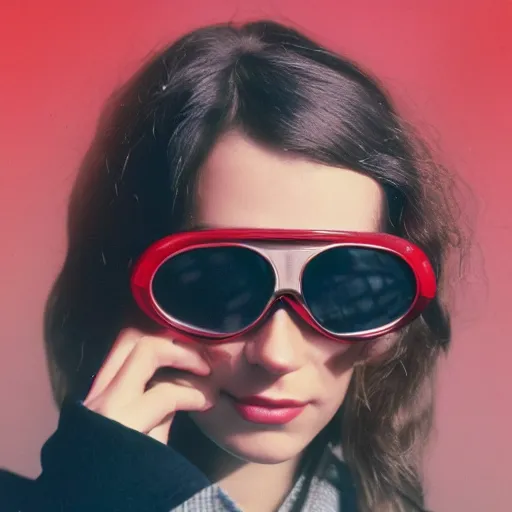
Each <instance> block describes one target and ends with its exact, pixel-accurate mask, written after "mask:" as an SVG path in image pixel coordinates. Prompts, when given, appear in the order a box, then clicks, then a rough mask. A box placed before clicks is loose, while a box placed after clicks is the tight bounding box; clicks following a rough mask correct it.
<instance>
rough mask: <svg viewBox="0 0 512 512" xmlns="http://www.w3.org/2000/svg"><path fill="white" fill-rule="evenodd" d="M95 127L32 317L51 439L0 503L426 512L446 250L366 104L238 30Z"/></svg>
mask: <svg viewBox="0 0 512 512" xmlns="http://www.w3.org/2000/svg"><path fill="white" fill-rule="evenodd" d="M111 107H112V108H111V109H110V110H109V112H108V113H107V114H106V116H105V117H104V119H103V120H102V122H101V124H100V127H99V129H98V132H97V136H96V139H95V140H94V142H93V144H92V147H91V150H90V151H89V153H88V155H87V157H86V159H85V161H84V164H83V166H82V169H81V171H80V173H79V177H78V180H77V182H76V185H75V188H74V191H73V194H72V197H71V204H70V210H69V227H68V236H69V248H68V253H67V257H66V261H65V264H64V267H63V269H62V271H61V273H60V275H59V277H58V279H57V282H56V283H55V286H54V288H53V291H52V293H51V295H50V298H49V301H48V305H47V314H46V346H47V353H48V361H49V367H50V373H51V379H52V385H53V390H54V394H55V398H56V401H57V403H58V405H59V406H60V408H61V417H60V421H59V426H58V429H57V431H56V432H55V434H54V435H53V436H52V437H51V438H50V439H49V440H48V441H47V443H46V444H45V446H44V448H43V451H42V474H41V475H40V476H39V477H38V478H37V479H36V480H34V481H31V480H23V479H21V478H17V477H15V476H14V475H9V474H7V473H5V474H4V476H3V479H4V480H3V481H4V489H7V488H9V493H8V494H9V497H8V498H7V497H4V502H7V501H9V500H10V501H11V502H12V503H13V508H12V510H21V511H23V512H32V511H46V510H48V511H57V510H58V511H73V512H77V511H85V510H87V511H95V512H100V511H110V512H112V511H123V512H127V511H155V512H156V511H161V512H167V511H170V510H198V511H207V510H219V511H222V510H228V511H238V510H243V511H248V512H251V511H257V512H265V511H280V512H282V511H317V510H318V511H320V510H321V511H337V510H343V511H344V512H347V511H354V510H360V511H372V512H374V511H383V512H384V511H393V512H394V511H397V512H398V511H416V510H424V493H423V488H422V478H421V462H422V452H423V449H424V446H425V442H426V439H427V434H428V432H429V430H430V427H431V417H432V403H433V399H432V379H433V375H434V371H435V367H436V363H437V361H438V358H439V357H440V355H441V354H442V353H443V352H444V351H446V349H447V347H448V344H449V341H450V322H449V314H448V311H447V308H446V305H445V301H444V290H445V282H446V276H445V273H444V270H445V264H446V258H447V255H448V253H449V252H450V249H456V248H457V243H458V240H459V237H458V231H457V228H456V224H455V221H454V217H453V215H452V213H451V211H450V209H451V208H452V206H453V204H454V203H453V201H452V200H451V198H450V197H449V196H448V192H449V190H451V183H450V178H449V177H448V176H447V175H446V174H445V173H444V172H443V171H442V170H441V168H440V167H438V166H436V165H434V164H433V163H432V159H431V158H430V157H429V155H428V153H427V152H426V150H425V149H424V148H423V146H422V145H421V144H419V143H418V141H417V140H416V139H415V138H413V137H412V135H411V134H410V132H409V130H407V129H406V128H405V124H404V122H403V121H402V120H401V119H400V118H399V116H398V115H397V113H396V111H395V109H394V108H393V106H392V104H391V103H390V100H389V99H388V97H387V96H386V95H385V93H384V92H383V91H382V89H381V88H380V86H379V85H378V84H377V83H376V81H375V80H374V79H372V78H371V77H369V76H368V75H367V74H365V73H364V72H363V71H361V70H360V69H359V68H358V67H357V66H355V65H354V64H353V63H351V62H349V61H347V60H345V59H343V58H341V57H340V56H338V55H335V54H333V53H332V52H330V51H328V50H326V49H324V48H322V47H321V46H319V45H317V44H315V43H314V42H312V41H311V40H309V39H308V38H306V37H304V36H303V35H301V34H299V33H297V32H296V31H294V30H292V29H289V28H286V27H283V26H281V25H279V24H276V23H273V22H257V23H250V24H246V25H244V26H241V27H235V26H232V25H221V26H213V27H207V28H203V29H200V30H197V31H194V32H192V33H190V34H188V35H186V36H185V37H183V38H182V39H180V40H179V41H177V42H176V43H175V44H173V45H172V46H170V47H169V48H168V49H167V50H165V51H164V52H163V53H161V54H160V55H158V56H157V57H156V58H154V59H153V60H152V61H151V62H150V63H149V64H148V65H147V66H146V67H144V69H142V70H141V71H140V72H139V73H138V74H137V76H136V77H135V78H134V79H133V80H132V81H130V83H128V84H127V85H126V86H125V87H124V88H123V90H122V91H120V92H119V93H118V94H116V95H115V96H114V97H113V99H112V101H111ZM7 482H9V484H7ZM5 494H7V491H5ZM6 506H7V505H6ZM1 508H2V510H6V507H4V506H2V507H1Z"/></svg>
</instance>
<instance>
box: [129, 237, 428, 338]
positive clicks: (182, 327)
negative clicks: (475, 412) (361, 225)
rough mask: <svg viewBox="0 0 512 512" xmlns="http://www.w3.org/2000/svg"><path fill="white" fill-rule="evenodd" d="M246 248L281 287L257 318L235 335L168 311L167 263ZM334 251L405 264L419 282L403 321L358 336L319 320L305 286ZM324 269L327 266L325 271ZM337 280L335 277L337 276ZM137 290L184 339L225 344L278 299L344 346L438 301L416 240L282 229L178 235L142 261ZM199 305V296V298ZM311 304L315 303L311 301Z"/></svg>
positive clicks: (146, 308)
mask: <svg viewBox="0 0 512 512" xmlns="http://www.w3.org/2000/svg"><path fill="white" fill-rule="evenodd" d="M221 247H243V248H246V249H249V250H252V251H255V252H256V253H258V254H259V255H260V256H261V257H262V258H263V259H265V260H267V261H268V263H269V264H270V265H271V266H272V267H273V269H274V272H275V276H276V279H275V282H276V285H275V289H274V290H273V291H272V293H271V294H270V296H269V297H268V302H267V303H266V305H265V307H263V308H262V310H261V312H260V313H259V314H258V315H257V317H256V318H255V319H254V320H253V321H251V322H250V324H249V325H246V326H243V328H240V329H235V330H234V332H216V331H215V330H210V329H207V328H205V327H204V326H201V327H199V326H197V325H193V324H191V323H187V322H184V321H182V320H179V319H177V318H175V317H173V315H172V314H171V313H169V311H166V310H165V309H163V308H162V307H161V306H160V305H159V303H158V301H157V300H156V299H155V294H154V293H153V280H154V278H155V275H157V273H158V271H159V270H160V269H161V268H162V265H164V264H165V263H166V262H168V261H170V259H172V258H173V257H176V256H178V255H180V254H183V253H185V252H187V253H188V252H189V251H194V250H196V249H206V248H221ZM333 248H335V249H336V248H349V249H364V250H373V251H374V252H375V251H377V252H379V253H381V254H384V255H391V256H393V257H394V258H395V259H397V260H400V263H401V264H402V263H405V264H406V266H407V267H408V269H409V270H410V273H411V276H412V277H411V280H412V279H414V284H413V285H414V293H413V294H412V295H411V300H410V304H409V305H408V307H407V310H406V311H404V312H403V313H402V314H400V315H399V316H398V317H397V318H393V319H392V320H391V321H388V322H386V323H384V324H383V325H377V326H374V327H372V328H370V329H363V330H359V331H357V330H356V331H355V332H354V331H352V332H333V331H332V329H329V328H327V327H326V325H325V323H324V324H323V323H322V321H319V318H318V315H316V316H315V314H314V313H313V312H312V308H311V307H310V305H308V301H307V300H305V299H304V296H303V292H302V288H301V287H302V285H303V284H304V283H303V282H302V280H303V278H304V269H305V268H307V266H308V265H309V264H310V262H311V261H312V260H314V259H315V258H317V257H318V255H319V254H323V253H326V251H327V250H330V249H333ZM321 268H322V269H323V267H321ZM328 270H329V269H327V275H326V276H323V277H324V278H326V279H327V281H326V282H328V278H329V272H328ZM333 278H334V277H333ZM131 289H132V293H133V296H134V299H135V301H136V303H137V304H138V306H139V307H140V308H141V309H142V311H143V312H144V313H145V314H146V315H147V316H149V317H150V318H151V319H153V320H154V321H156V322H157V323H158V324H160V325H161V326H162V327H164V328H166V329H168V330H171V331H172V333H173V334H174V335H175V336H176V337H177V338H178V339H180V340H182V341H190V340H194V341H198V340H200V341H204V342H208V343H222V342H227V341H230V340H232V339H234V338H236V337H238V336H241V335H243V334H244V333H246V332H247V331H249V330H250V329H252V328H254V326H255V325H257V324H259V323H260V322H261V321H262V320H263V319H264V318H265V317H266V316H267V315H268V314H269V312H270V311H271V309H272V307H273V305H274V304H275V303H276V301H278V300H280V301H283V302H284V303H286V304H287V305H288V306H289V307H290V308H291V309H292V310H293V311H295V313H296V314H297V315H298V316H299V317H300V318H302V320H304V321H305V322H306V323H307V324H308V325H309V326H311V327H312V328H313V329H315V330H316V331H317V332H319V333H321V334H322V335H324V336H326V337H327V338H329V339H332V340H335V341H338V342H354V341H359V340H369V339H373V338H376V337H378V336H382V335H384V334H387V333H389V332H392V331H395V330H397V329H399V328H400V327H402V326H404V325H406V324H407V323H409V322H411V321H412V320H413V319H414V318H416V317H417V316H418V315H419V314H420V313H421V312H422V311H423V310H424V308H425V307H426V306H427V304H428V303H429V302H430V301H431V300H432V299H433V298H434V296H435V293H436V277H435V274H434V271H433V269H432V266H431V264H430V262H429V260H428V258H427V256H426V255H425V254H424V252H423V251H422V250H421V249H420V248H419V247H417V246H415V245H414V244H412V243H411V242H408V241H407V240H404V239H402V238H399V237H397V236H394V235H389V234H385V233H366V232H365V233H361V232H335V231H317V230H313V231H309V230H280V229H215V230H213V229H212V230H199V231H189V232H183V233H178V234H174V235H171V236H168V237H166V238H163V239H161V240H159V241H158V242H156V243H154V244H153V245H151V246H150V247H149V248H148V249H147V250H146V251H145V252H144V253H143V255H142V256H141V257H140V259H139V260H138V262H137V263H136V265H135V267H134V269H133V273H132V278H131ZM198 302H199V297H198ZM310 302H311V301H310Z"/></svg>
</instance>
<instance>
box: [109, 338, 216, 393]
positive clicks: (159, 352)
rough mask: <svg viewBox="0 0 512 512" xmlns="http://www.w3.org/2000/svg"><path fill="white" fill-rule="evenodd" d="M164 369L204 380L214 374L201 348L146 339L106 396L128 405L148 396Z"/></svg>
mask: <svg viewBox="0 0 512 512" xmlns="http://www.w3.org/2000/svg"><path fill="white" fill-rule="evenodd" d="M163 367H171V368H173V369H176V370H182V371H187V372H190V373H193V374H196V375H200V376H206V375H209V374H210V372H211V369H210V366H209V365H208V363H207V362H206V360H205V359H204V358H203V357H202V356H201V355H200V354H199V352H198V350H197V347H195V346H193V345H191V344H189V345H181V344H178V343H175V342H173V341H172V340H169V339H166V338H162V337H156V336H144V337H143V339H142V340H140V341H139V342H138V343H137V345H136V346H135V348H134V349H133V350H132V351H131V352H130V354H129V355H128V357H127V358H126V360H125V362H124V364H123V366H122V367H121V368H120V369H119V371H118V372H117V374H116V375H115V376H114V378H113V379H112V381H111V383H110V384H109V385H108V387H107V389H106V390H105V392H106V393H107V392H109V393H111V394H113V395H116V396H119V399H120V400H122V401H126V398H128V400H131V397H133V396H137V395H141V394H143V393H144V391H145V390H146V386H147V383H148V382H149V381H150V380H151V378H152V377H153V376H154V375H155V372H157V371H158V370H159V369H160V368H163ZM121 403H122V402H121Z"/></svg>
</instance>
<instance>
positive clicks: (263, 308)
mask: <svg viewBox="0 0 512 512" xmlns="http://www.w3.org/2000/svg"><path fill="white" fill-rule="evenodd" d="M131 286H132V293H133V296H134V298H135V301H136V302H137V304H138V305H139V307H140V308H141V309H142V310H143V311H144V312H145V313H146V314H147V315H148V316H149V317H150V318H152V319H153V320H155V321H156V322H158V323H159V324H161V325H162V326H164V327H165V328H166V329H170V330H171V331H172V332H173V333H174V334H175V335H176V336H177V337H178V338H179V339H181V340H185V341H186V340H198V339H199V340H202V341H204V342H208V343H219V342H227V341H229V340H231V339H233V338H235V337H236V336H240V335H242V334H244V333H246V332H247V331H249V330H250V329H252V328H253V327H255V326H257V325H258V324H260V322H262V321H263V320H264V319H265V318H266V317H267V316H268V315H269V314H271V313H272V311H273V308H274V307H275V305H276V304H278V303H279V302H281V303H285V304H286V305H288V306H289V307H291V309H292V310H293V311H295V313H296V314H297V315H298V316H299V317H300V318H302V319H303V320H304V321H305V322H307V324H309V325H310V326H311V327H312V328H313V329H315V330H316V331H318V332H319V333H321V334H322V335H324V336H326V337H328V338H330V339H332V340H336V341H341V342H353V341H358V340H368V339H372V338H375V337H377V336H381V335H383V334H387V333H389V332H391V331H394V330H396V329H399V328H400V327H402V326H404V325H406V324H407V323H409V322H410V321H411V320H413V319H414V318H415V317H417V316H418V315H419V314H420V313H421V312H422V311H423V309H424V308H425V307H426V305H427V304H428V303H429V301H430V300H431V299H432V298H433V297H434V296H435V293H436V278H435V275H434V271H433V269H432V266H431V264H430V262H429V261H428V259H427V257H426V255H425V254H424V253H423V251H422V250H421V249H420V248H419V247H417V246H415V245H413V244H412V243H410V242H408V241H407V240H404V239H402V238H399V237H396V236H393V235H389V234H384V233H355V232H333V231H304V230H300V231H299V230H275V229H218V230H201V231H190V232H184V233H179V234H176V235H172V236H169V237H166V238H164V239H162V240H160V241H158V242H156V243H155V244H153V245H152V246H151V247H149V249H147V250H146V251H145V252H144V254H143V255H142V256H141V258H140V259H139V261H138V262H137V264H136V265H135V268H134V271H133V274H132V280H131Z"/></svg>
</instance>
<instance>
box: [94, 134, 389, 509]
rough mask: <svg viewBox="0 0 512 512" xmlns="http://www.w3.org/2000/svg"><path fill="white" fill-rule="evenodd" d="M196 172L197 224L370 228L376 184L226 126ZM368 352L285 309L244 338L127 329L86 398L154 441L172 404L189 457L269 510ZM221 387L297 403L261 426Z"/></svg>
mask: <svg viewBox="0 0 512 512" xmlns="http://www.w3.org/2000/svg"><path fill="white" fill-rule="evenodd" d="M199 176H200V178H199V183H198V188H197V196H196V205H195V211H194V218H193V222H194V223H197V224H201V225H207V226H211V227H252V228H292V229H329V230H347V231H367V232H371V231H379V230H380V226H381V219H382V217H383V208H384V206H383V204H384V199H383V192H382V190H381V188H380V186H379V185H378V183H377V182H375V181H374V180H372V179H371V178H369V177H367V176H363V175H361V174H359V173H356V172H354V171H351V170H348V169H339V168H333V167H329V166H325V165H320V164H316V163H312V162H308V161H305V160H302V159H299V158H297V157H294V156H291V155H289V154H287V153H286V152H275V151H270V150H269V149H267V148H264V147H262V146H259V145H258V144H256V143H254V142H253V141H251V140H249V139H247V138H245V137H244V136H243V135H242V134H240V133H237V132H232V133H228V134H226V135H225V136H223V137H222V138H221V139H220V140H219V141H218V143H217V144H216V146H215V147H214V149H213V150H212V152H211V154H210V155H209V157H208V159H207V160H206V162H205V163H204V165H203V167H202V169H201V170H200V175H199ZM378 344H379V342H374V343H372V347H374V348H373V350H375V347H376V346H378ZM381 344H383V345H385V344H386V342H385V341H383V342H382V343H381ZM368 353H369V352H368V346H366V347H365V345H364V344H352V345H349V344H346V345H345V344H340V343H336V342H333V341H330V340H328V339H326V338H324V337H322V336H321V335H319V334H318V333H316V332H314V331H313V330H312V329H310V328H309V327H308V326H307V325H306V324H305V323H304V322H302V321H301V320H300V319H298V318H296V317H294V316H293V315H292V314H290V313H289V312H288V311H287V310H284V309H279V310H277V311H276V312H275V313H274V315H273V316H271V317H270V318H269V319H268V320H267V321H266V322H265V323H264V324H263V325H261V326H259V327H258V328H257V329H255V330H254V331H252V332H251V333H249V334H247V335H245V336H244V337H242V338H238V339H236V340H235V341H232V342H230V343H227V344H223V345H217V346H214V347H204V346H202V345H199V344H197V345H194V344H189V345H187V346H184V345H180V344H178V343H176V342H174V341H173V340H172V339H170V338H169V337H166V336H165V334H163V335H162V336H158V337H154V336H148V335H146V334H145V333H142V332H139V331H135V330H129V331H124V332H122V333H121V335H120V336H119V339H118V340H117V342H116V344H115V345H114V348H113V350H112V351H111V353H110V355H109V356H108V358H107V359H106V361H105V363H104V365H103V367H102V368H101V370H100V372H99V373H98V376H97V378H96V380H95V383H94V385H93V387H92V389H91V391H90V394H89V396H88V397H87V399H86V400H85V405H86V406H87V407H89V408H90V409H92V410H94V411H96V412H98V413H100V414H103V415H105V416H107V417H110V418H112V419H115V420H116V421H118V422H120V423H123V424H125V425H127V426H129V427H131V428H134V429H136V430H138V431H140V432H143V433H145V434H147V435H150V436H151V437H153V438H154V439H157V440H159V441H161V442H164V443H166V442H168V437H169V429H170V426H171V424H172V420H173V418H174V412H175V411H189V415H190V417H191V419H192V421H193V422H194V423H195V425H196V426H197V427H198V431H200V432H202V433H203V434H204V437H203V436H201V435H200V434H199V437H201V438H202V439H199V440H198V442H200V443H202V444H203V445H204V447H205V450H206V453H207V454H208V456H202V457H201V459H200V460H194V463H196V464H197V465H198V466H200V467H201V469H202V470H203V471H204V472H205V473H206V474H207V475H208V476H209V477H210V479H211V480H212V481H218V482H219V483H220V484H221V485H222V487H223V488H224V489H225V490H226V491H227V492H228V493H229V494H230V495H231V496H232V498H233V499H234V500H235V501H236V502H237V503H238V504H239V505H240V506H241V507H242V508H243V509H244V510H247V511H249V512H250V511H253V510H254V511H256V510H258V511H259V512H262V511H263V512H264V511H265V510H269V511H271V510H275V509H276V507H278V505H279V503H281V502H282V500H283V499H284V497H285V496H286V494H287V493H288V492H289V489H290V487H291V486H292V485H293V479H294V476H295V473H296V469H297V465H298V464H299V461H300V457H301V454H302V453H303V451H304V449H305V448H306V447H307V446H308V445H309V443H310V442H311V441H312V439H313V438H314V437H315V436H316V435H317V434H318V433H319V432H320V431H321V430H322V429H323V428H324V427H325V426H326V425H327V424H328V423H329V421H330V420H331V419H332V418H333V416H334V415H335V413H336V412H337V411H338V409H339V407H340V406H341V404H342V402H343V399H344V397H345V394H346V392H347V388H348V386H349V383H350V379H351V377H352V374H353V369H354V366H355V365H356V364H358V363H360V362H361V361H362V360H363V359H364V358H366V357H367V356H368ZM163 368H174V369H175V370H176V369H177V370H179V373H178V374H177V373H173V374H170V373H169V372H168V371H166V370H165V369H163ZM226 393H229V394H234V395H236V396H239V397H241V396H249V395H255V394H258V395H263V396H265V397H270V398H277V399H283V398H286V399H293V400H298V401H305V402H307V403H308V404H307V406H306V408H305V409H304V411H303V412H302V413H301V414H300V415H299V416H298V417H297V418H295V419H294V420H292V421H291V422H290V423H288V424H285V425H279V426H275V425H261V424H254V423H250V422H247V421H245V420H243V419H242V418H241V417H240V416H239V415H238V413H237V412H236V411H235V410H234V408H233V407H232V405H231V402H230V400H229V399H228V398H227V396H226ZM202 453H203V454H204V451H203V452H202ZM249 483H250V484H249Z"/></svg>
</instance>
